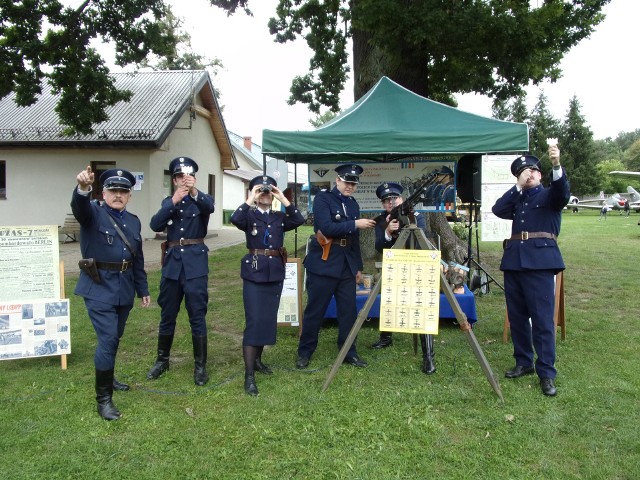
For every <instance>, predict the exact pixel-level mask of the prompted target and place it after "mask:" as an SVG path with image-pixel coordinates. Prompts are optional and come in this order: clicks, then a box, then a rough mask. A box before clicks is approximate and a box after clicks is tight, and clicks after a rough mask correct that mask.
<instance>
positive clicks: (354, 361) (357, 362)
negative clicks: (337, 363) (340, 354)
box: [342, 355, 369, 368]
mask: <svg viewBox="0 0 640 480" xmlns="http://www.w3.org/2000/svg"><path fill="white" fill-rule="evenodd" d="M342 363H348V364H349V365H353V366H354V367H358V368H367V367H368V366H369V364H368V363H367V362H365V361H364V360H362V359H361V358H360V357H358V355H353V356H351V357H346V358H345V359H344V361H343V362H342Z"/></svg>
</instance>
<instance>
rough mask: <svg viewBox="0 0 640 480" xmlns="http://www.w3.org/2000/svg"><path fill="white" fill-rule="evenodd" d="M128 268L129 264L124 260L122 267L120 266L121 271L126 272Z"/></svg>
mask: <svg viewBox="0 0 640 480" xmlns="http://www.w3.org/2000/svg"><path fill="white" fill-rule="evenodd" d="M127 268H129V264H128V263H127V261H126V260H122V267H120V271H121V272H126V271H127Z"/></svg>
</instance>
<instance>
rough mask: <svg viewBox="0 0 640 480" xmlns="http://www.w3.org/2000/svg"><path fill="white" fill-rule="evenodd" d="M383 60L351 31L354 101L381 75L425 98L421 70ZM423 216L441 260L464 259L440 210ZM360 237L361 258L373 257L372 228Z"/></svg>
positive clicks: (464, 248)
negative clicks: (437, 239) (437, 243)
mask: <svg viewBox="0 0 640 480" xmlns="http://www.w3.org/2000/svg"><path fill="white" fill-rule="evenodd" d="M385 59H386V57H385V56H384V55H381V54H380V52H379V51H378V50H377V49H376V48H375V47H374V46H372V45H371V44H370V42H369V38H368V36H367V35H366V34H365V33H363V32H361V31H359V30H355V29H354V30H353V78H354V82H353V94H354V99H355V100H356V101H357V100H358V99H360V97H362V96H363V95H364V94H365V93H367V92H368V91H369V90H370V89H371V87H373V86H374V85H375V84H376V83H377V82H378V80H380V77H381V76H382V75H386V76H387V77H389V78H391V79H392V80H393V81H394V82H397V83H399V84H400V85H402V86H403V87H405V88H407V89H409V90H411V91H412V92H415V93H417V94H418V95H422V96H424V97H428V92H427V82H426V80H425V73H424V72H423V71H421V70H420V69H419V68H415V67H416V66H415V65H414V66H413V67H414V68H411V67H412V65H408V66H407V65H389V64H388V62H386V60H385ZM425 153H426V152H425ZM365 175H366V169H365ZM427 217H428V218H427V221H428V222H429V230H430V231H432V232H435V233H437V234H438V235H440V248H441V251H442V259H443V260H445V261H454V262H457V263H462V262H463V261H464V260H465V258H466V254H467V246H466V244H465V243H464V242H463V241H462V240H460V239H459V238H458V237H457V236H456V234H455V233H454V232H453V230H452V229H451V227H450V226H449V222H447V218H446V216H445V215H444V213H430V214H428V215H427ZM360 240H361V249H362V256H363V258H364V259H370V258H373V257H374V256H375V254H376V251H375V249H374V247H373V244H374V240H375V236H374V233H373V231H372V230H371V231H367V230H364V231H362V232H361V234H360Z"/></svg>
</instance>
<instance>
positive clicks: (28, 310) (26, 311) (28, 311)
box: [22, 303, 33, 320]
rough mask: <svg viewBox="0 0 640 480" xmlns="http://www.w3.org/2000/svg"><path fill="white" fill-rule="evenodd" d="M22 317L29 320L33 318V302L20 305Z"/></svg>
mask: <svg viewBox="0 0 640 480" xmlns="http://www.w3.org/2000/svg"><path fill="white" fill-rule="evenodd" d="M22 318H23V320H29V319H30V318H33V304H31V303H24V304H23V305H22Z"/></svg>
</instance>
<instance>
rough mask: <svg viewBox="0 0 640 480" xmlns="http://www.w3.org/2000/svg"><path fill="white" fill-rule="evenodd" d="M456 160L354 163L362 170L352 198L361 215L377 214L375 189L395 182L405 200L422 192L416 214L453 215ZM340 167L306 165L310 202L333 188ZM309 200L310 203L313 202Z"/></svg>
mask: <svg viewBox="0 0 640 480" xmlns="http://www.w3.org/2000/svg"><path fill="white" fill-rule="evenodd" d="M456 160H457V157H455V156H454V157H452V156H442V157H424V156H420V157H414V158H409V159H407V160H406V161H403V162H391V163H367V162H360V163H357V162H356V163H357V164H358V165H360V166H361V167H362V168H363V170H364V171H363V172H362V174H361V175H360V182H359V183H358V189H357V190H356V192H355V194H354V197H355V198H356V199H357V200H358V204H359V205H360V211H361V212H379V211H380V199H379V198H378V197H377V196H376V189H377V188H378V187H379V186H380V185H381V184H383V183H385V182H395V183H399V184H400V185H402V187H403V188H404V191H403V195H402V196H403V197H404V198H405V199H406V198H407V197H409V196H410V195H411V194H413V193H414V192H416V191H417V190H421V191H422V196H421V199H420V201H418V202H417V203H416V204H415V207H414V210H415V211H419V212H454V211H455V209H456V182H455V164H456ZM338 165H341V164H338V163H331V164H330V163H327V164H311V165H309V192H310V195H311V197H312V199H313V197H314V196H315V195H317V192H319V191H320V190H322V189H327V190H330V189H332V188H333V187H334V186H335V180H336V177H337V173H336V172H335V168H336V167H337V166H338ZM312 199H311V202H312V201H313V200H312Z"/></svg>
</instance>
